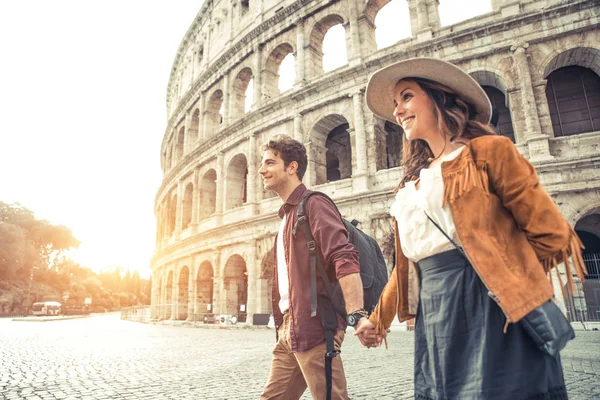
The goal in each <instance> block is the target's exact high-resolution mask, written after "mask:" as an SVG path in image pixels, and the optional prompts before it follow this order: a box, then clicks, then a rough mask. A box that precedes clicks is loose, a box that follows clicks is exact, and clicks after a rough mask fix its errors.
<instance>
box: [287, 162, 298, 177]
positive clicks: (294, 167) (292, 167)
mask: <svg viewBox="0 0 600 400" xmlns="http://www.w3.org/2000/svg"><path fill="white" fill-rule="evenodd" d="M288 172H289V174H290V175H294V174H298V162H297V161H292V162H290V163H289V165H288Z"/></svg>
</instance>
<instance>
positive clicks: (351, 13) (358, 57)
mask: <svg viewBox="0 0 600 400" xmlns="http://www.w3.org/2000/svg"><path fill="white" fill-rule="evenodd" d="M347 2H348V20H349V21H348V22H349V23H350V43H351V44H352V46H351V47H352V48H351V49H350V54H348V64H349V65H350V66H355V65H360V64H362V51H361V46H360V33H359V30H358V11H357V7H356V0H347Z"/></svg>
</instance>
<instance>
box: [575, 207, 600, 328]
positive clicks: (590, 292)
mask: <svg viewBox="0 0 600 400" xmlns="http://www.w3.org/2000/svg"><path fill="white" fill-rule="evenodd" d="M575 232H577V236H579V239H581V241H582V243H583V245H584V246H585V249H584V250H583V260H584V262H585V266H586V269H587V272H588V273H587V275H586V277H585V278H586V279H585V282H584V283H583V285H582V286H583V288H582V289H583V290H582V291H583V293H581V292H579V293H576V294H575V295H574V296H573V301H572V304H570V305H569V304H568V305H567V309H569V314H570V315H572V316H576V317H578V318H581V319H584V320H585V321H600V208H597V209H596V210H594V211H592V212H591V213H589V214H587V215H586V216H585V217H583V218H581V219H580V220H579V221H578V222H577V224H576V225H575ZM574 279H576V278H575V277H574ZM577 281H578V280H577ZM578 283H579V282H578ZM578 286H579V285H578ZM569 306H570V308H569Z"/></svg>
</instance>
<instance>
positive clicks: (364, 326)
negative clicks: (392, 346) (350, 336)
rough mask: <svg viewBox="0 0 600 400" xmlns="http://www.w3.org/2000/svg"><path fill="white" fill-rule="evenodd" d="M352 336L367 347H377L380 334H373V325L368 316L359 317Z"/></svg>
mask: <svg viewBox="0 0 600 400" xmlns="http://www.w3.org/2000/svg"><path fill="white" fill-rule="evenodd" d="M354 336H358V340H360V343H362V345H363V346H366V347H367V348H371V347H378V346H379V345H380V344H381V336H378V335H376V334H375V326H374V325H373V324H372V323H371V321H369V319H368V318H361V319H360V320H359V321H358V324H357V325H356V331H355V332H354Z"/></svg>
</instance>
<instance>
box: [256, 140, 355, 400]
mask: <svg viewBox="0 0 600 400" xmlns="http://www.w3.org/2000/svg"><path fill="white" fill-rule="evenodd" d="M262 150H263V158H262V165H261V167H260V169H259V171H258V172H259V174H260V175H261V176H262V178H263V182H264V187H265V189H267V190H272V191H274V192H276V193H277V194H278V195H279V197H280V198H281V201H282V202H283V205H282V206H281V208H280V209H279V217H280V218H281V225H280V227H279V233H278V234H277V237H276V239H275V271H274V279H273V316H274V319H275V327H276V328H277V344H276V345H275V348H274V350H273V359H272V362H271V370H270V373H269V378H268V380H267V384H266V385H265V388H264V390H263V393H262V394H261V396H260V399H299V398H300V397H301V396H302V394H303V393H304V391H305V390H306V388H307V387H308V389H309V390H310V392H311V395H312V397H313V399H325V398H326V383H325V352H326V351H325V330H324V329H323V326H322V323H321V317H320V314H319V313H317V315H316V316H314V317H311V294H310V293H311V291H310V282H311V279H310V268H309V252H308V247H307V240H306V238H305V237H304V235H303V234H302V232H300V229H299V230H298V231H297V232H296V234H295V236H294V234H293V232H292V231H293V228H294V225H295V224H296V221H297V219H298V218H297V208H298V204H299V203H300V201H301V200H302V198H303V197H304V195H305V194H306V193H307V189H306V186H304V185H303V184H302V177H303V176H304V173H305V172H306V167H307V157H306V149H305V148H304V146H303V145H302V143H300V142H298V141H296V140H293V139H292V138H290V137H289V136H278V137H277V138H275V139H273V140H270V141H268V142H267V143H265V144H264V145H263V146H262ZM306 208H307V215H308V220H309V221H308V222H309V226H310V229H311V232H312V235H313V237H314V239H315V242H316V245H317V252H318V255H319V256H320V258H321V262H322V264H323V265H324V266H325V267H326V269H327V272H328V274H329V278H330V280H331V281H334V280H336V279H337V280H338V281H339V283H340V286H341V288H342V292H343V294H344V298H345V301H346V311H347V312H348V314H349V315H350V314H352V315H353V316H354V319H353V320H354V321H360V322H364V321H366V319H364V318H363V319H361V317H362V316H366V313H365V311H364V310H363V309H362V307H363V292H362V282H361V279H360V274H359V271H360V266H359V263H358V253H357V252H356V250H354V246H353V245H352V244H350V243H349V242H348V233H347V231H346V228H345V227H344V225H343V223H342V221H341V219H340V217H339V214H338V212H337V210H336V208H335V206H334V205H333V204H331V203H330V202H329V201H327V200H326V199H325V198H323V197H321V196H312V197H310V198H309V199H308V201H307V203H306ZM317 288H318V292H319V293H320V292H321V291H322V290H323V289H324V284H323V282H322V281H321V278H320V276H319V274H317ZM355 326H356V322H355ZM345 327H346V322H345V321H343V320H342V318H341V317H339V316H338V326H337V331H336V334H335V339H334V340H335V346H336V350H339V348H340V346H341V344H342V340H343V338H344V330H345ZM361 340H362V339H361ZM331 398H332V399H347V398H348V393H347V390H346V377H345V375H344V367H343V365H342V360H341V358H340V357H339V356H337V357H335V358H333V361H332V391H331Z"/></svg>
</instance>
